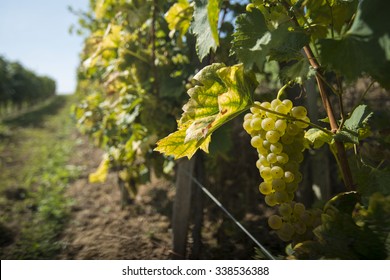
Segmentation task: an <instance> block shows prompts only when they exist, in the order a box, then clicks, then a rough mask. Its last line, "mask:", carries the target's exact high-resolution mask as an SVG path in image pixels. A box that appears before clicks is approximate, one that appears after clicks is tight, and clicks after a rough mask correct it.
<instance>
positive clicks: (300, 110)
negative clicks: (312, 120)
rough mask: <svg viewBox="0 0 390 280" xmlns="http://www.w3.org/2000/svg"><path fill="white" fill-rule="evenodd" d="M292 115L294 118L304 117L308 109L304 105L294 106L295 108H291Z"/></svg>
mask: <svg viewBox="0 0 390 280" xmlns="http://www.w3.org/2000/svg"><path fill="white" fill-rule="evenodd" d="M291 115H292V116H293V117H294V118H297V119H302V118H304V117H306V115H307V110H306V108H305V107H303V106H297V107H293V108H291Z"/></svg>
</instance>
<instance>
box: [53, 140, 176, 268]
mask: <svg viewBox="0 0 390 280" xmlns="http://www.w3.org/2000/svg"><path fill="white" fill-rule="evenodd" d="M77 141H78V144H77V145H76V149H75V152H74V155H73V159H72V164H74V165H77V166H83V170H84V171H83V174H82V176H80V178H79V179H77V180H76V181H74V182H73V183H72V185H71V186H70V187H69V189H68V191H67V195H68V196H69V197H71V198H72V199H73V201H74V203H73V206H72V210H71V211H72V212H71V217H70V220H69V224H68V225H67V227H66V229H65V230H64V232H63V234H62V236H61V238H60V242H61V243H63V244H64V249H63V251H62V253H61V254H60V255H59V256H58V258H59V259H116V260H118V259H133V260H136V259H169V258H170V253H171V251H170V248H171V240H172V236H171V230H170V216H169V214H170V211H171V205H170V204H171V202H172V197H173V186H172V184H170V183H169V182H166V181H163V180H154V181H153V183H150V184H148V185H143V186H141V187H140V190H139V194H138V196H137V197H136V199H135V201H134V202H133V203H132V204H130V205H128V206H126V207H124V208H123V209H122V208H121V206H120V205H121V203H120V190H119V187H118V185H117V182H116V178H117V177H116V174H115V173H111V174H109V176H108V178H107V181H106V182H105V183H103V184H97V183H94V184H91V183H89V182H88V174H89V173H91V172H93V171H94V170H95V169H96V168H97V166H98V165H99V163H100V160H101V155H102V152H101V151H100V150H99V149H97V148H94V147H93V146H92V145H91V143H89V142H88V140H86V139H85V138H78V140H77Z"/></svg>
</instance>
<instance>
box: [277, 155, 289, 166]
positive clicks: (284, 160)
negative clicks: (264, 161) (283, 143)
mask: <svg viewBox="0 0 390 280" xmlns="http://www.w3.org/2000/svg"><path fill="white" fill-rule="evenodd" d="M276 160H277V161H278V162H279V163H281V164H286V163H288V160H289V157H288V155H287V154H286V153H281V154H279V155H278V156H277V157H276Z"/></svg>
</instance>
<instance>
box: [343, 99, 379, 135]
mask: <svg viewBox="0 0 390 280" xmlns="http://www.w3.org/2000/svg"><path fill="white" fill-rule="evenodd" d="M372 115H373V113H372V112H371V111H369V110H368V107H367V105H359V106H358V107H356V109H355V110H354V111H353V112H352V115H351V116H350V117H349V118H348V120H346V121H345V123H344V125H345V127H346V128H348V129H350V130H353V131H358V130H359V129H360V128H363V127H364V126H366V125H368V121H369V120H370V118H371V117H372Z"/></svg>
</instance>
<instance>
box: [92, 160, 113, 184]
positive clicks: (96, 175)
mask: <svg viewBox="0 0 390 280" xmlns="http://www.w3.org/2000/svg"><path fill="white" fill-rule="evenodd" d="M109 164H110V161H109V158H108V157H107V156H106V157H104V158H103V160H102V161H101V162H100V164H99V167H98V168H97V169H96V171H95V172H93V173H91V174H89V178H88V179H89V182H90V183H103V182H105V181H106V179H107V175H108V171H109Z"/></svg>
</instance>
